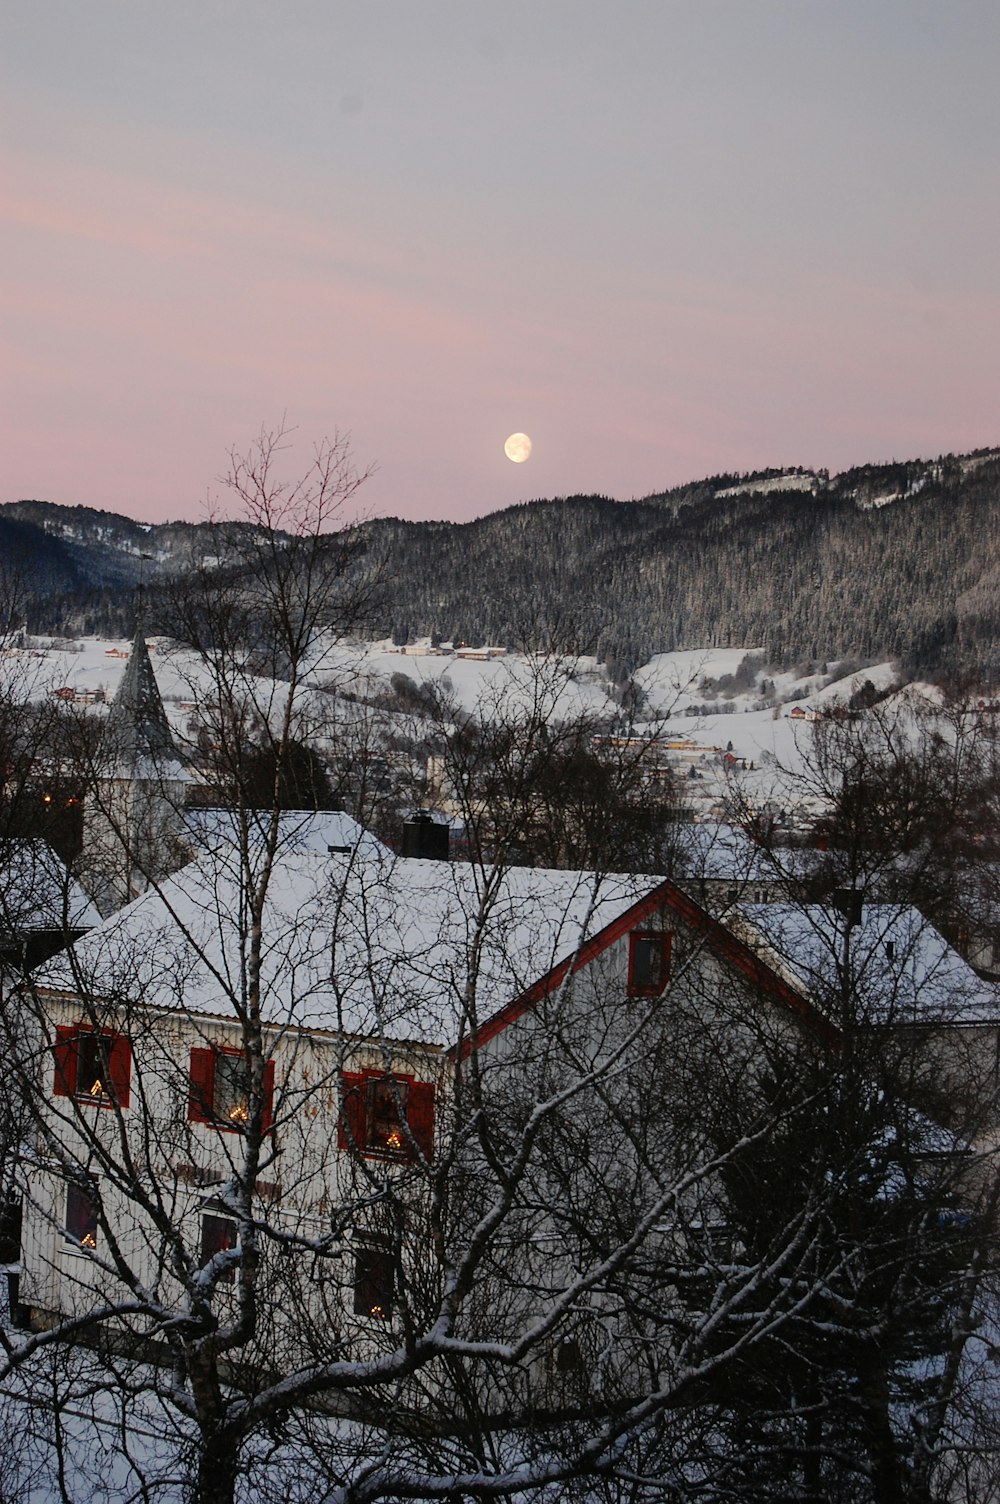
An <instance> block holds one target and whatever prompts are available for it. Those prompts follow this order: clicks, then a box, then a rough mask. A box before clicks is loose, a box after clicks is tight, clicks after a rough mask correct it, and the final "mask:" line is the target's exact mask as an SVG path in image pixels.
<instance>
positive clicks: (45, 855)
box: [0, 840, 101, 932]
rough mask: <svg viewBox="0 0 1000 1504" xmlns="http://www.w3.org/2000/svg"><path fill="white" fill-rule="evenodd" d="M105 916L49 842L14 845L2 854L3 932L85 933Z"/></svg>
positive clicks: (0, 924) (0, 915) (0, 913)
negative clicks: (73, 931)
mask: <svg viewBox="0 0 1000 1504" xmlns="http://www.w3.org/2000/svg"><path fill="white" fill-rule="evenodd" d="M100 922H101V916H100V914H99V913H98V912H97V909H96V908H95V907H94V905H93V904H92V903H91V901H90V899H89V898H88V897H87V895H86V893H84V891H83V889H82V888H81V887H80V884H79V883H78V882H77V881H76V879H75V878H74V877H72V876H71V875H70V873H69V872H68V870H67V868H66V866H65V863H64V862H63V861H62V860H61V858H60V857H58V856H56V853H55V852H54V851H53V850H52V847H51V846H50V845H49V844H48V842H47V841H42V840H35V841H10V842H9V843H7V844H5V846H4V847H3V849H2V851H0V928H2V929H4V930H8V931H10V930H15V931H19V932H28V931H34V930H63V929H72V930H81V929H90V928H92V927H93V926H94V925H97V924H100Z"/></svg>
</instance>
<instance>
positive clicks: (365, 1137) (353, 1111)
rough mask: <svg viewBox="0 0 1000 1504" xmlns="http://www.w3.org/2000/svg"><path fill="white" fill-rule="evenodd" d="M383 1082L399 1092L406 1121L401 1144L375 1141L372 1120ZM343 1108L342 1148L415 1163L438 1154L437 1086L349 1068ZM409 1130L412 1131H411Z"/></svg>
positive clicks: (344, 1078)
mask: <svg viewBox="0 0 1000 1504" xmlns="http://www.w3.org/2000/svg"><path fill="white" fill-rule="evenodd" d="M383 1085H389V1086H391V1087H392V1088H393V1089H394V1091H398V1095H399V1101H400V1105H402V1106H404V1111H405V1117H406V1122H405V1126H404V1125H402V1124H401V1137H400V1144H399V1147H398V1148H396V1147H393V1146H390V1145H389V1144H387V1143H378V1142H373V1130H374V1126H375V1125H374V1123H373V1121H372V1110H373V1104H374V1102H375V1100H376V1098H375V1094H376V1092H377V1091H378V1088H379V1087H380V1086H383ZM340 1087H341V1109H340V1120H339V1122H338V1125H337V1142H338V1144H339V1145H340V1148H341V1149H348V1150H351V1151H353V1152H354V1153H355V1154H361V1155H363V1156H364V1157H365V1158H366V1159H394V1160H399V1161H401V1162H404V1163H408V1164H412V1163H414V1162H415V1161H416V1160H417V1159H418V1158H422V1159H424V1160H425V1161H427V1162H428V1163H429V1162H430V1161H431V1159H433V1157H434V1102H435V1088H434V1086H433V1084H432V1083H431V1082H429V1081H417V1080H416V1079H415V1078H414V1077H413V1076H403V1075H398V1074H394V1075H387V1074H386V1072H385V1071H360V1072H355V1071H345V1072H344V1074H343V1075H342V1076H341V1079H340ZM407 1130H408V1131H407Z"/></svg>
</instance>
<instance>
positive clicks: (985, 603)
mask: <svg viewBox="0 0 1000 1504" xmlns="http://www.w3.org/2000/svg"><path fill="white" fill-rule="evenodd" d="M755 481H757V482H759V485H760V487H764V486H769V487H770V488H769V489H759V488H757V489H755ZM801 482H802V484H803V486H804V487H805V486H806V485H807V483H808V478H807V477H801ZM734 490H735V491H736V493H737V494H728V495H726V494H720V493H724V492H730V493H731V492H733V491H734ZM384 526H385V527H386V528H388V529H391V547H390V557H391V559H392V562H393V569H394V578H393V589H392V598H393V609H392V612H391V615H390V617H389V618H388V622H387V624H388V626H390V627H391V628H392V630H393V632H394V634H395V635H396V637H397V639H400V640H405V639H406V637H414V636H423V635H427V634H429V633H433V632H437V633H440V634H441V635H442V636H443V637H444V638H451V637H453V636H457V637H462V638H464V639H465V640H466V641H468V642H482V641H490V642H498V643H510V642H511V641H512V640H516V639H517V637H518V635H519V634H520V635H521V636H523V637H525V638H527V640H528V641H529V643H530V641H531V639H532V638H533V637H534V638H536V639H540V638H542V637H543V635H544V629H545V626H546V625H547V623H549V622H554V623H556V624H560V623H561V624H562V626H563V627H565V628H569V629H570V630H571V631H572V632H573V633H575V635H576V637H577V640H578V641H579V642H580V643H581V644H582V645H584V646H586V647H588V648H589V650H590V651H593V652H595V653H596V654H597V656H598V657H599V658H601V659H603V660H605V661H607V662H609V663H610V664H611V666H612V667H613V668H614V669H616V670H617V671H618V673H619V674H620V673H621V672H622V671H624V670H628V669H631V668H634V667H635V666H636V665H638V664H640V663H643V662H645V661H646V660H647V659H648V658H649V657H650V656H651V655H652V654H653V653H656V652H665V651H670V650H672V649H675V648H684V647H706V646H755V647H757V646H760V647H763V648H765V649H766V651H767V654H768V658H769V660H770V661H771V662H773V663H780V662H782V661H786V662H787V661H789V660H795V659H800V658H817V659H823V658H836V657H842V656H845V655H852V656H853V655H859V656H862V657H866V658H887V657H893V658H899V659H900V660H901V661H902V662H903V664H904V666H905V667H906V668H908V669H909V670H911V671H913V672H917V671H928V670H934V669H947V670H949V671H956V670H959V671H971V672H986V673H993V674H996V673H997V672H1000V457H995V456H985V455H984V456H977V457H966V458H965V459H962V460H951V459H949V460H946V461H938V462H935V463H934V464H932V465H930V464H918V463H913V464H907V465H895V466H879V467H875V466H868V467H864V468H863V469H858V470H854V471H851V472H848V473H845V474H843V475H840V476H837V477H835V478H834V479H833V480H832V481H828V480H827V479H826V478H825V477H823V476H817V477H815V478H814V479H813V487H812V488H810V489H806V488H803V489H782V488H780V485H779V482H778V479H777V478H776V477H773V476H772V477H763V478H761V477H757V478H755V480H752V481H749V482H747V481H744V482H743V483H742V484H740V483H739V479H738V478H737V477H717V478H716V479H715V480H713V481H711V482H704V483H702V484H701V485H700V486H697V487H689V488H685V489H684V490H683V491H677V492H671V493H667V494H665V495H664V496H662V497H650V498H647V499H645V500H644V501H636V502H629V503H617V502H613V501H608V500H606V499H604V498H601V497H593V496H588V497H583V496H580V497H570V498H567V499H565V500H560V501H547V502H545V501H540V502H532V503H529V504H527V505H524V506H519V507H512V508H509V509H508V510H506V511H503V512H498V513H495V514H494V515H492V516H489V517H484V518H481V519H480V520H478V521H476V522H471V523H466V524H464V525H447V524H437V525H429V524H408V523H393V524H384Z"/></svg>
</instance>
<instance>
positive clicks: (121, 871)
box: [83, 630, 190, 915]
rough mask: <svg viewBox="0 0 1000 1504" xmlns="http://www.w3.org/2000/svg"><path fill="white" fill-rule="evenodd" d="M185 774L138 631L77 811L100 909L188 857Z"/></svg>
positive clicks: (110, 907) (155, 879) (89, 877)
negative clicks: (81, 814) (80, 809)
mask: <svg viewBox="0 0 1000 1504" xmlns="http://www.w3.org/2000/svg"><path fill="white" fill-rule="evenodd" d="M189 777H190V775H189V774H188V771H187V769H186V767H185V766H184V761H183V759H182V757H181V755H180V754H179V752H178V751H177V748H176V746H175V745H174V739H173V736H172V735H171V731H170V725H169V722H168V721H167V713H166V711H165V710H164V708H163V701H162V700H161V699H160V691H159V689H158V688H157V685H156V677H155V675H154V673H153V665H152V663H151V662H150V660H149V651H148V649H147V647H146V639H145V637H144V636H143V633H142V631H141V630H139V631H137V632H136V634H135V640H134V642H133V643H132V652H131V654H130V656H129V660H128V663H127V664H126V666H125V672H124V674H123V675H122V680H121V684H120V685H119V688H118V693H117V695H116V696H115V698H114V702H113V703H112V706H111V709H110V711H109V712H108V719H107V721H106V722H105V725H104V734H103V736H102V737H101V743H100V747H99V749H98V754H97V763H96V766H95V769H94V778H93V781H92V785H91V790H90V794H89V796H88V800H87V807H86V808H85V810H84V851H83V865H84V874H85V878H86V881H87V883H88V886H89V888H90V891H91V893H92V894H93V897H94V899H95V901H96V903H97V906H98V908H99V909H100V911H101V913H102V914H103V915H107V914H109V913H112V912H113V911H114V910H115V909H116V908H120V907H121V906H122V904H125V903H128V902H129V900H130V899H132V898H135V897H137V896H138V894H140V893H142V892H143V891H144V890H145V889H146V888H147V887H148V886H149V884H150V883H151V882H159V881H160V880H161V879H162V878H163V877H166V876H167V875H169V873H171V872H175V871H176V870H177V868H178V866H180V865H181V863H182V862H184V861H186V860H188V857H189V855H190V853H189V851H188V849H187V846H186V843H185V841H184V819H183V808H184V795H185V786H186V784H187V782H188V780H189Z"/></svg>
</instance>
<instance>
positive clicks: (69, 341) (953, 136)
mask: <svg viewBox="0 0 1000 1504" xmlns="http://www.w3.org/2000/svg"><path fill="white" fill-rule="evenodd" d="M998 67H1000V7H998V6H997V5H996V3H995V0H953V3H949V4H947V5H944V4H941V3H940V0H932V3H925V0H876V3H872V0H837V3H835V4H834V3H823V0H625V3H623V4H617V5H612V4H609V3H607V0H502V3H500V0H282V3H281V4H280V5H279V4H277V3H276V0H269V3H262V0H169V3H164V0H118V3H112V0H86V3H81V0H4V4H3V6H2V7H0V100H2V103H0V111H2V124H0V183H2V189H0V193H2V209H3V227H2V238H0V246H2V248H0V262H2V273H3V274H2V279H0V298H2V317H0V331H2V340H3V372H4V374H3V382H2V390H0V397H2V404H0V406H2V411H0V425H2V431H0V455H2V469H0V474H2V485H0V501H13V500H15V499H18V498H22V497H36V498H41V499H46V500H49V501H55V502H61V503H64V504H81V505H86V506H94V507H103V508H107V509H109V510H112V511H117V512H123V513H125V514H126V515H129V516H133V517H138V518H140V519H142V520H145V521H161V520H167V519H170V518H174V517H184V518H191V519H197V518H198V517H199V516H201V515H203V513H204V510H205V508H206V506H207V505H211V504H213V503H212V499H213V498H214V497H216V496H217V495H218V494H219V485H218V483H217V477H218V476H219V475H220V474H222V473H223V472H224V471H225V469H226V457H227V454H228V452H229V451H230V450H231V449H232V448H233V447H235V448H236V449H238V450H244V449H246V448H247V447H248V445H249V443H250V442H251V440H252V439H253V437H254V435H255V434H256V433H258V432H259V431H260V429H261V427H262V425H263V426H265V427H268V428H273V427H274V426H275V425H276V424H279V423H281V422H282V420H283V418H284V421H285V422H286V423H287V424H288V425H289V426H290V427H292V428H294V429H295V438H296V445H297V448H296V449H295V450H294V451H293V452H292V453H290V454H288V455H286V457H285V460H286V463H287V464H288V465H289V466H290V467H292V468H294V467H295V466H296V465H297V464H299V462H300V460H301V465H300V468H304V466H305V463H306V462H307V460H308V457H309V454H310V453H311V451H312V446H313V445H314V444H315V443H316V442H318V441H320V440H322V439H323V437H324V436H328V435H332V434H333V433H335V432H340V433H348V434H349V435H350V441H351V445H352V449H353V453H354V456H355V459H356V461H357V463H358V465H359V466H360V467H361V468H368V467H374V473H373V474H372V476H371V478H370V479H369V480H368V482H367V483H366V485H365V487H364V490H363V492H362V493H361V498H360V499H359V505H360V506H361V508H362V510H364V511H365V512H367V513H374V514H381V515H396V516H402V517H408V518H446V519H450V520H454V521H460V520H464V519H466V518H468V517H471V516H476V515H481V514H482V513H485V512H489V511H493V510H496V509H497V508H500V507H504V506H507V505H510V504H512V503H514V502H518V501H522V500H529V499H531V498H534V497H540V496H564V495H572V494H574V493H577V492H588V493H589V492H600V493H602V494H605V495H610V496H614V497H618V498H620V499H628V498H629V497H633V496H642V495H647V494H649V493H651V492H655V491H658V490H663V489H665V488H666V487H668V486H671V485H676V484H680V483H683V482H684V481H687V480H692V479H696V478H699V477H701V476H705V475H710V474H717V473H719V472H722V471H746V470H750V469H753V468H756V467H760V466H765V465H768V466H772V465H775V466H781V465H796V464H801V465H807V466H815V467H820V466H825V467H827V468H828V469H830V470H840V469H844V468H846V467H848V466H850V465H852V464H859V463H863V462H865V461H868V460H885V459H891V458H912V457H917V456H931V455H936V454H939V453H943V452H949V451H951V452H958V451H961V450H966V449H971V448H976V447H981V446H986V445H995V444H997V443H998V442H1000V411H998V394H1000V379H998V378H1000V254H998V249H1000V89H998V88H997V82H996V80H997V76H998ZM514 431H522V432H525V433H527V434H529V435H530V437H531V439H532V443H533V446H534V447H533V452H532V455H531V458H530V459H529V460H528V461H527V462H526V463H524V464H520V465H517V464H512V463H511V461H509V460H508V459H507V458H506V457H505V455H504V452H503V444H504V440H505V439H506V437H507V436H508V434H510V433H512V432H514ZM290 473H291V469H290V470H289V474H290ZM224 503H225V498H224V497H223V504H224Z"/></svg>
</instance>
